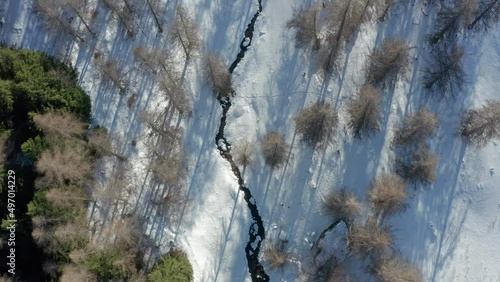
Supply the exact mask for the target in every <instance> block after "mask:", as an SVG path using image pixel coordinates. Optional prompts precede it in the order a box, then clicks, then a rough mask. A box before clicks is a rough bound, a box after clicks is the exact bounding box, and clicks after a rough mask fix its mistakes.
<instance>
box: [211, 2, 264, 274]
mask: <svg viewBox="0 0 500 282" xmlns="http://www.w3.org/2000/svg"><path fill="white" fill-rule="evenodd" d="M258 3H259V9H258V11H257V12H256V13H255V14H254V16H253V17H252V20H251V21H250V23H249V24H248V25H247V28H246V29H245V37H244V38H243V40H242V41H241V43H240V52H239V53H238V55H237V57H236V60H235V61H234V62H233V63H232V64H231V66H230V67H229V73H231V74H232V73H233V71H234V69H235V68H236V67H237V66H238V64H239V62H241V60H242V59H243V57H244V56H245V53H246V52H247V51H248V48H249V47H250V45H251V44H252V39H253V31H254V25H255V22H256V21H257V18H258V17H259V15H260V13H261V12H262V0H258ZM234 95H235V94H234ZM219 103H220V105H221V107H222V117H221V120H220V125H219V131H218V132H217V135H216V136H215V144H216V145H217V149H218V150H219V152H220V154H221V156H222V157H223V158H224V159H225V160H227V161H228V162H229V164H230V165H231V169H232V171H233V173H234V175H235V176H236V178H237V179H238V186H239V190H240V191H241V192H243V194H244V197H243V198H244V199H245V202H246V203H247V205H248V208H249V209H250V214H251V215H252V224H251V225H250V230H249V231H248V235H249V240H248V243H247V245H246V247H245V254H246V258H247V263H248V269H249V271H250V277H251V278H252V281H259V282H260V281H269V276H268V275H267V274H266V272H265V271H264V267H263V266H262V264H260V262H259V253H260V248H261V245H262V241H263V240H264V239H265V230H264V224H263V223H262V218H261V216H260V215H259V210H258V208H257V204H256V202H255V200H254V198H253V197H252V193H251V191H250V189H248V187H246V186H245V181H244V180H243V177H242V176H241V172H240V169H239V168H238V166H237V165H236V163H235V162H234V160H233V156H232V155H231V144H230V143H229V142H228V141H227V139H226V137H225V136H224V129H225V127H226V122H227V113H228V112H229V109H230V108H231V105H232V104H231V98H230V97H228V98H220V99H219Z"/></svg>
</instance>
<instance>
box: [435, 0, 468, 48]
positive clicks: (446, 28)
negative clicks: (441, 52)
mask: <svg viewBox="0 0 500 282" xmlns="http://www.w3.org/2000/svg"><path fill="white" fill-rule="evenodd" d="M477 3H478V0H459V1H455V2H454V6H452V7H444V8H443V9H442V10H441V11H439V13H438V18H437V20H436V23H435V28H434V31H433V32H432V33H431V34H430V35H429V43H430V44H433V45H434V44H437V43H438V42H439V41H441V40H442V39H444V38H445V37H449V38H450V39H452V37H455V35H456V34H457V32H458V31H459V30H461V29H462V28H464V27H465V26H466V25H467V23H469V22H470V21H471V19H472V18H473V15H474V12H475V10H476V7H477Z"/></svg>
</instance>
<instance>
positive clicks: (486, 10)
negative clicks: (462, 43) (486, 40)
mask: <svg viewBox="0 0 500 282" xmlns="http://www.w3.org/2000/svg"><path fill="white" fill-rule="evenodd" d="M498 1H500V0H493V1H491V4H490V5H488V6H487V7H486V8H485V9H484V10H483V11H482V12H481V13H480V14H479V16H477V17H476V18H475V19H474V21H472V23H471V24H469V25H468V26H467V28H468V29H473V28H474V26H475V25H476V24H477V23H478V22H479V21H480V20H482V19H483V18H484V17H485V16H486V15H487V14H488V13H489V12H491V9H492V8H493V6H495V4H496V3H498Z"/></svg>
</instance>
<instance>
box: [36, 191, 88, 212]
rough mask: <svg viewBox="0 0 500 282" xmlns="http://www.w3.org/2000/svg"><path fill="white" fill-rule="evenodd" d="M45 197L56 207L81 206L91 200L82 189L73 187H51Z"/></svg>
mask: <svg viewBox="0 0 500 282" xmlns="http://www.w3.org/2000/svg"><path fill="white" fill-rule="evenodd" d="M45 197H46V198H47V200H48V201H49V202H50V203H51V204H52V205H53V206H54V207H57V208H64V209H67V208H71V207H75V206H81V205H82V204H83V203H84V202H86V201H88V200H89V198H88V197H87V196H86V195H85V194H83V193H81V191H77V190H76V189H71V187H68V188H63V187H57V188H51V189H50V190H48V191H47V193H46V194H45Z"/></svg>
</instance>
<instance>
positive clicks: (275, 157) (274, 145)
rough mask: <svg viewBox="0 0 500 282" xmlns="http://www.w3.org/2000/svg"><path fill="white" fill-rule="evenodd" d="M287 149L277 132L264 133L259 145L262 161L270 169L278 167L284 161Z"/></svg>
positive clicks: (281, 136)
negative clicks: (262, 156)
mask: <svg viewBox="0 0 500 282" xmlns="http://www.w3.org/2000/svg"><path fill="white" fill-rule="evenodd" d="M288 147H289V146H288V144H287V143H286V142H285V140H284V139H283V135H281V134H280V133H279V132H277V131H269V132H268V133H266V135H264V138H263V139H262V143H261V150H262V154H263V155H264V160H265V161H266V163H267V164H268V165H270V166H271V167H278V166H280V165H281V164H282V163H283V162H284V161H285V160H286V157H287V151H288Z"/></svg>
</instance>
